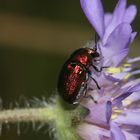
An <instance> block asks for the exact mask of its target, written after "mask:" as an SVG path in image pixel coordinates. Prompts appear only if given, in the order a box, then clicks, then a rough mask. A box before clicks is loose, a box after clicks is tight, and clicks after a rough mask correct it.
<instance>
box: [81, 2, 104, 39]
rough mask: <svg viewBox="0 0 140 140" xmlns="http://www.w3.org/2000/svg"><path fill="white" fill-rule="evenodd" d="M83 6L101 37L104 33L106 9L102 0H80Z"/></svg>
mask: <svg viewBox="0 0 140 140" xmlns="http://www.w3.org/2000/svg"><path fill="white" fill-rule="evenodd" d="M80 2H81V7H82V9H83V11H84V13H85V15H86V17H87V18H88V20H89V22H90V23H91V25H92V26H93V27H94V28H95V30H96V32H97V33H98V35H99V36H100V38H102V37H103V35H104V30H105V25H104V10H103V7H102V3H101V0H80Z"/></svg>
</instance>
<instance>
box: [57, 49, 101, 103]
mask: <svg viewBox="0 0 140 140" xmlns="http://www.w3.org/2000/svg"><path fill="white" fill-rule="evenodd" d="M99 57H100V54H99V53H98V52H97V49H96V48H95V49H92V48H80V49H78V50H76V51H74V52H73V53H72V54H71V56H70V57H69V58H68V60H67V61H66V62H65V63H64V65H63V67H62V69H61V71H60V74H59V78H58V85H57V88H58V92H59V94H60V95H61V96H62V97H63V99H64V100H65V101H66V102H67V103H69V104H78V103H79V101H80V100H81V99H82V97H84V96H85V95H86V91H87V81H88V80H89V78H91V79H92V80H93V81H94V82H95V84H96V86H97V88H98V89H100V86H99V85H98V83H97V81H96V80H95V79H94V78H93V77H91V71H90V69H89V68H90V67H91V66H92V67H93V68H94V69H95V70H96V71H97V72H100V71H101V70H99V69H98V68H97V67H96V66H95V65H93V60H95V61H96V59H97V58H99Z"/></svg>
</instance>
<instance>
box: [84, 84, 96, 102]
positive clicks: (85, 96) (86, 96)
mask: <svg viewBox="0 0 140 140" xmlns="http://www.w3.org/2000/svg"><path fill="white" fill-rule="evenodd" d="M84 90H87V84H86V85H85V88H84ZM83 97H84V98H90V99H91V100H93V102H94V103H96V104H97V101H96V100H95V99H94V98H93V97H92V96H91V95H87V94H86V92H85V95H84V96H83Z"/></svg>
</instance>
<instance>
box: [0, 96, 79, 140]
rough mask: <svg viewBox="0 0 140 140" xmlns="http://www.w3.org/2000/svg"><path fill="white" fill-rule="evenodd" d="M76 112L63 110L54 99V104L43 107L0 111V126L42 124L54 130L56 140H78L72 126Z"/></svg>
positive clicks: (58, 101) (74, 128) (57, 99)
mask: <svg viewBox="0 0 140 140" xmlns="http://www.w3.org/2000/svg"><path fill="white" fill-rule="evenodd" d="M78 111H79V110H78ZM78 111H75V110H66V109H64V108H63V105H62V104H61V103H60V99H59V98H58V97H56V101H55V103H50V104H49V103H47V102H46V106H44V107H39V108H21V109H19V108H16V109H13V110H12V109H9V110H1V111H0V124H3V123H6V124H10V123H20V122H34V123H35V122H40V123H43V122H44V123H48V124H49V125H51V127H54V128H55V129H56V132H55V138H56V139H57V140H79V138H78V136H77V134H76V127H75V126H73V119H74V118H75V116H76V117H77V116H78Z"/></svg>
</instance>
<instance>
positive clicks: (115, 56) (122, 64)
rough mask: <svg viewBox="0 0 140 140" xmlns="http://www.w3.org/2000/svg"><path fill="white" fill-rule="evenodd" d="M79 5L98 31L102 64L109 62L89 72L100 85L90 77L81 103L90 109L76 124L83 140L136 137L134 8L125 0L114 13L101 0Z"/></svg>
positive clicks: (139, 120)
mask: <svg viewBox="0 0 140 140" xmlns="http://www.w3.org/2000/svg"><path fill="white" fill-rule="evenodd" d="M80 1H81V6H82V9H83V11H84V13H85V15H86V16H87V18H88V20H89V22H90V23H91V25H92V26H93V27H94V28H95V31H96V32H97V34H98V35H99V38H100V39H99V41H98V42H97V49H98V52H99V53H100V54H101V65H102V66H108V68H106V69H103V71H102V72H101V73H97V72H95V71H94V70H92V76H93V77H94V78H95V79H96V80H97V82H98V83H99V85H100V86H101V90H98V89H97V88H96V86H95V83H94V82H93V81H92V80H91V81H90V82H89V83H88V89H89V90H88V91H87V94H88V95H90V96H92V97H93V98H94V100H96V101H97V103H96V102H94V101H93V100H90V99H84V100H83V101H82V102H81V105H82V106H84V107H86V108H88V109H89V114H88V115H87V116H86V117H85V120H84V123H82V124H81V125H80V126H79V127H78V128H77V132H78V134H79V136H80V137H81V138H82V139H84V140H138V139H139V137H140V79H139V78H138V79H135V78H134V75H135V74H138V73H140V70H134V66H135V65H134V63H136V62H137V61H139V60H140V58H139V57H137V58H134V59H130V58H128V52H129V45H130V44H131V43H132V42H133V40H134V38H135V36H136V32H133V31H132V27H131V25H130V24H131V22H132V21H133V19H134V18H135V15H136V13H137V9H136V7H135V6H134V5H130V6H129V7H126V2H127V1H126V0H118V3H117V5H116V7H115V9H114V11H113V13H104V10H103V6H102V3H101V1H100V0H80ZM93 47H94V45H93Z"/></svg>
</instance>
